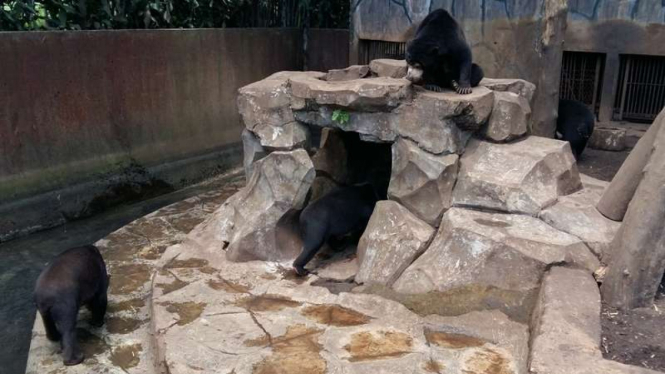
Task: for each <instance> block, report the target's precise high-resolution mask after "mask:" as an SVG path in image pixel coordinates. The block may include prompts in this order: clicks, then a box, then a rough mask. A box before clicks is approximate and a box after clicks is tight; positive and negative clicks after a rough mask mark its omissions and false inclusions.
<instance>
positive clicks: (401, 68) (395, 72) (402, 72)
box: [369, 58, 407, 78]
mask: <svg viewBox="0 0 665 374" xmlns="http://www.w3.org/2000/svg"><path fill="white" fill-rule="evenodd" d="M369 68H370V70H371V71H372V73H373V74H375V75H376V76H379V77H388V78H404V77H406V69H407V67H406V60H391V59H388V58H380V59H377V60H373V61H372V62H370V63H369Z"/></svg>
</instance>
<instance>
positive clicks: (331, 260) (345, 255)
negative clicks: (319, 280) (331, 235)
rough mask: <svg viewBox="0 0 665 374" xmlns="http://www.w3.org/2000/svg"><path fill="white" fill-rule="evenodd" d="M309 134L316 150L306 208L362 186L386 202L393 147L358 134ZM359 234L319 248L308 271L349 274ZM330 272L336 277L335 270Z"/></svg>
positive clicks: (321, 131) (328, 131) (326, 131)
mask: <svg viewBox="0 0 665 374" xmlns="http://www.w3.org/2000/svg"><path fill="white" fill-rule="evenodd" d="M312 133H313V137H312V138H313V142H314V144H318V147H314V148H313V149H312V153H313V155H312V161H313V163H314V168H315V170H316V178H315V180H314V182H313V183H312V187H311V189H310V196H309V199H308V204H311V203H312V202H314V201H316V200H318V199H320V198H321V197H323V196H325V195H326V194H327V193H329V192H331V191H333V190H334V189H335V188H338V187H343V186H350V185H355V184H363V183H370V184H371V185H372V186H373V188H374V190H375V192H376V193H377V195H378V198H379V200H386V199H387V193H388V185H389V183H390V173H391V167H392V152H391V146H392V143H385V142H373V141H366V140H363V139H362V136H361V135H360V134H359V133H357V132H350V131H342V130H339V129H331V128H324V129H320V128H319V129H316V128H313V129H312ZM361 233H362V232H360V233H357V234H356V235H349V236H346V237H344V238H342V239H341V240H335V239H333V240H331V241H330V242H329V243H327V244H326V245H324V246H323V248H321V250H320V251H319V253H318V255H317V256H316V257H315V258H314V260H312V261H311V263H310V264H309V266H308V268H310V269H321V268H326V269H335V268H340V269H341V268H343V267H345V266H348V267H349V270H350V269H351V268H352V267H353V266H355V261H354V258H355V253H356V248H357V245H358V241H359V239H360V234H361ZM325 272H326V270H324V273H325ZM332 272H334V273H338V271H337V270H332ZM342 273H343V271H342ZM349 274H351V273H349ZM323 276H325V274H323ZM333 277H334V276H333Z"/></svg>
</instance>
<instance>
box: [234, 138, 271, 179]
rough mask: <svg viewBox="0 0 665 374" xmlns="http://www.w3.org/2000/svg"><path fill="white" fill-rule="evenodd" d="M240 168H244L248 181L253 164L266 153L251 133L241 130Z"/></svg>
mask: <svg viewBox="0 0 665 374" xmlns="http://www.w3.org/2000/svg"><path fill="white" fill-rule="evenodd" d="M241 138H242V151H243V160H242V166H243V167H244V168H245V177H246V178H247V179H249V177H250V176H251V175H252V170H253V164H254V162H256V161H258V160H260V159H262V158H264V157H265V156H266V155H267V154H268V153H267V152H266V150H265V149H264V148H263V147H262V146H261V142H260V141H259V139H258V138H257V137H256V135H254V134H253V133H252V132H251V131H249V130H247V129H243V130H242V136H241Z"/></svg>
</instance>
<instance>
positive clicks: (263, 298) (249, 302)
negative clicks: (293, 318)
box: [235, 295, 302, 312]
mask: <svg viewBox="0 0 665 374" xmlns="http://www.w3.org/2000/svg"><path fill="white" fill-rule="evenodd" d="M235 305H236V306H239V307H241V308H243V309H246V310H249V311H252V312H278V311H280V310H283V309H286V308H297V307H299V306H301V305H302V303H299V302H297V301H294V300H291V299H289V298H286V297H283V296H278V295H259V296H247V297H243V298H242V299H240V300H238V301H236V302H235Z"/></svg>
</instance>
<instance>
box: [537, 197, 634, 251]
mask: <svg viewBox="0 0 665 374" xmlns="http://www.w3.org/2000/svg"><path fill="white" fill-rule="evenodd" d="M599 199H600V193H599V192H598V191H597V190H594V189H587V188H585V189H583V190H581V191H578V192H576V193H574V194H572V195H568V196H562V197H560V198H559V201H557V202H556V204H554V205H552V206H551V207H549V208H547V209H545V210H543V211H542V212H540V215H539V217H540V219H542V220H543V221H545V222H547V223H548V224H550V225H551V226H553V227H554V228H556V229H558V230H561V231H563V232H567V233H569V234H571V235H574V236H576V237H578V238H580V239H582V241H584V243H586V244H587V245H588V246H589V248H591V250H592V251H593V253H594V254H595V255H596V256H598V257H599V258H604V257H605V254H607V253H608V251H609V247H610V244H611V243H612V240H613V239H614V236H615V235H616V233H617V230H619V227H620V226H621V224H620V223H619V222H615V221H612V220H610V219H608V218H606V217H605V216H603V215H602V214H600V212H599V211H598V210H597V209H596V204H597V202H598V200H599Z"/></svg>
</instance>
